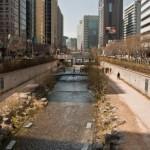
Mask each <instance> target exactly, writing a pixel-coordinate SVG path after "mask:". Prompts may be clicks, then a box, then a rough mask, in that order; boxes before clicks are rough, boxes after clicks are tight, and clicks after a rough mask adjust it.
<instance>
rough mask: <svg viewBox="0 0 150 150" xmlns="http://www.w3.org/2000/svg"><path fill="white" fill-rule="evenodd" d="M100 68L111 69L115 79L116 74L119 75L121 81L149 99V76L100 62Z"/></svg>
mask: <svg viewBox="0 0 150 150" xmlns="http://www.w3.org/2000/svg"><path fill="white" fill-rule="evenodd" d="M101 65H102V67H105V68H107V67H108V68H111V69H112V74H114V75H115V76H116V77H117V73H118V72H119V73H120V76H121V79H123V80H124V81H125V82H127V83H128V84H130V85H131V86H133V87H134V88H135V89H137V90H139V91H140V92H142V93H143V94H144V95H147V96H148V97H150V76H148V75H145V74H142V73H139V72H135V71H132V70H129V69H125V68H122V67H119V66H117V65H113V64H110V63H107V62H101Z"/></svg>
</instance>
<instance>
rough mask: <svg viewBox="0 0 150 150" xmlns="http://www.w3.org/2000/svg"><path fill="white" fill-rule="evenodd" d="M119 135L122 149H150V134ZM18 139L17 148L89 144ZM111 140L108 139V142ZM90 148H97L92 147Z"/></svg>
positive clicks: (68, 149)
mask: <svg viewBox="0 0 150 150" xmlns="http://www.w3.org/2000/svg"><path fill="white" fill-rule="evenodd" d="M118 135H119V137H120V138H119V140H118V144H117V145H118V146H119V149H120V150H149V149H150V134H141V133H131V132H118ZM16 140H17V144H16V147H15V150H81V149H82V148H83V147H84V146H85V145H86V144H87V143H80V142H74V141H58V140H48V139H43V138H40V137H39V139H38V137H37V138H30V137H16ZM110 141H111V140H110ZM110 141H109V142H110ZM109 142H108V141H107V143H108V144H109ZM110 143H111V142H110ZM89 145H90V144H89ZM111 145H112V144H111ZM91 147H92V146H91V145H90V146H89V148H91ZM88 150H96V149H95V148H92V149H88Z"/></svg>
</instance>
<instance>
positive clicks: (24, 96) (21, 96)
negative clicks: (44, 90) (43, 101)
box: [19, 93, 28, 99]
mask: <svg viewBox="0 0 150 150" xmlns="http://www.w3.org/2000/svg"><path fill="white" fill-rule="evenodd" d="M19 98H21V99H28V95H27V94H26V93H20V95H19Z"/></svg>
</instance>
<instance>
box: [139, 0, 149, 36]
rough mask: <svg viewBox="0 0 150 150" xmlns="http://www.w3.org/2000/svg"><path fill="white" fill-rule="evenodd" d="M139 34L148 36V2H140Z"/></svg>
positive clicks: (146, 0)
mask: <svg viewBox="0 0 150 150" xmlns="http://www.w3.org/2000/svg"><path fill="white" fill-rule="evenodd" d="M141 34H142V35H146V34H147V35H148V34H149V35H150V0H141Z"/></svg>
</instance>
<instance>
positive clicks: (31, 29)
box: [26, 0, 36, 40]
mask: <svg viewBox="0 0 150 150" xmlns="http://www.w3.org/2000/svg"><path fill="white" fill-rule="evenodd" d="M26 7H27V11H26V22H27V28H26V29H27V40H28V39H29V40H33V39H34V38H35V21H36V20H35V19H36V18H35V0H27V2H26Z"/></svg>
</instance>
